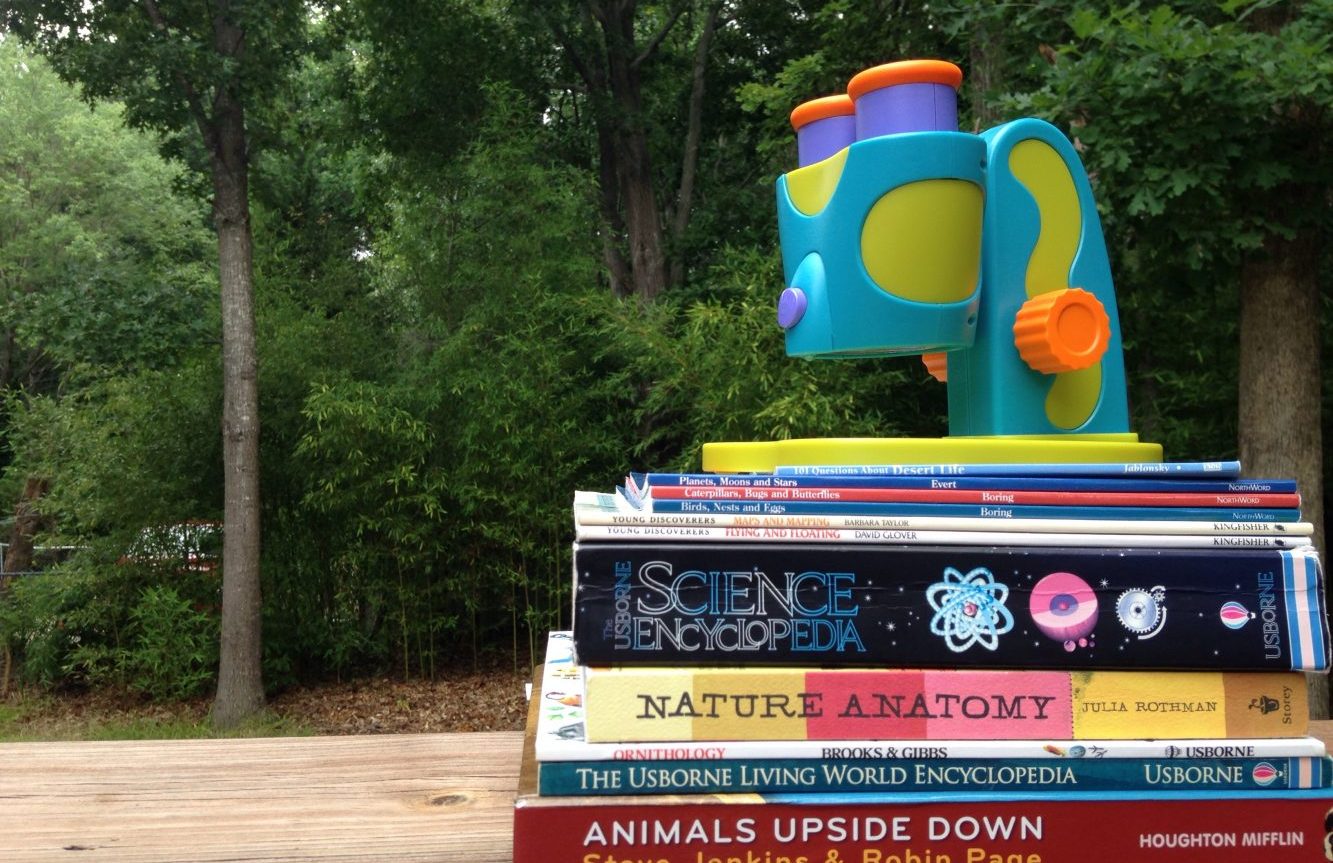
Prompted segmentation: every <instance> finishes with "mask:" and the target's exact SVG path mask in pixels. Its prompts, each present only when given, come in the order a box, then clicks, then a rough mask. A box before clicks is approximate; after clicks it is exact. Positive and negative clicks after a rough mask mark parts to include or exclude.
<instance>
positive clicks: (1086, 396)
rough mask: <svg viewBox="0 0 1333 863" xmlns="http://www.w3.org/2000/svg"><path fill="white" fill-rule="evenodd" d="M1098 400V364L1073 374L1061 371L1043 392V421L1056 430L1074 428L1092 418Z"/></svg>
mask: <svg viewBox="0 0 1333 863" xmlns="http://www.w3.org/2000/svg"><path fill="white" fill-rule="evenodd" d="M1101 397H1102V364H1101V363H1096V364H1094V365H1091V366H1088V367H1087V368H1086V369H1079V370H1078V371H1076V372H1060V374H1058V375H1056V376H1055V381H1054V383H1052V384H1051V389H1050V391H1049V392H1047V393H1046V418H1047V419H1048V420H1050V421H1051V425H1053V426H1055V427H1056V428H1062V429H1070V430H1073V429H1076V428H1078V427H1079V426H1081V425H1083V424H1084V423H1085V422H1087V421H1088V418H1089V417H1091V416H1092V412H1093V411H1094V410H1096V409H1097V402H1098V401H1099V400H1100V399H1101Z"/></svg>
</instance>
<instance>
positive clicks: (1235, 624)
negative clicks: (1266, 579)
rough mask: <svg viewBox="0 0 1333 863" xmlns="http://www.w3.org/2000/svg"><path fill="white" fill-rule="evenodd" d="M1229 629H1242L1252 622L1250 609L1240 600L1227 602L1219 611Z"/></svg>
mask: <svg viewBox="0 0 1333 863" xmlns="http://www.w3.org/2000/svg"><path fill="white" fill-rule="evenodd" d="M1218 616H1220V617H1221V618H1222V623H1223V625H1225V626H1226V628H1227V629H1240V628H1241V627H1242V626H1244V625H1245V624H1247V623H1249V622H1250V610H1249V609H1248V608H1246V607H1245V606H1243V605H1241V604H1240V603H1239V602H1225V603H1223V604H1222V610H1221V611H1219V612H1218Z"/></svg>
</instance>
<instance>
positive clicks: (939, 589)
mask: <svg viewBox="0 0 1333 863" xmlns="http://www.w3.org/2000/svg"><path fill="white" fill-rule="evenodd" d="M574 569H575V603H574V605H575V610H574V645H575V650H576V653H577V656H578V659H579V661H580V662H582V663H584V664H594V665H602V664H639V665H645V664H651V665H710V664H723V665H726V664H763V665H800V666H886V667H900V668H1041V669H1075V670H1076V669H1089V670H1093V669H1113V668H1125V669H1177V670H1186V669H1217V670H1232V671H1286V670H1291V669H1295V670H1302V671H1317V670H1323V669H1327V668H1328V665H1329V655H1328V630H1327V623H1326V621H1325V613H1324V612H1325V609H1324V602H1323V589H1322V581H1323V576H1322V572H1321V569H1320V566H1319V562H1318V558H1317V556H1316V555H1315V554H1314V553H1313V552H1312V551H1310V550H1308V549H1297V550H1291V551H1287V550H1280V551H1279V550H1255V549H1236V550H1232V549H1152V548H1081V547H1080V548H1073V547H1069V548H1038V547H1033V548H1021V547H1014V546H919V545H913V546H894V545H864V544H858V545H823V544H821V545H796V544H772V545H764V544H748V543H747V544H741V543H731V544H726V543H719V544H704V543H601V542H597V543H578V544H576V545H575V547H574Z"/></svg>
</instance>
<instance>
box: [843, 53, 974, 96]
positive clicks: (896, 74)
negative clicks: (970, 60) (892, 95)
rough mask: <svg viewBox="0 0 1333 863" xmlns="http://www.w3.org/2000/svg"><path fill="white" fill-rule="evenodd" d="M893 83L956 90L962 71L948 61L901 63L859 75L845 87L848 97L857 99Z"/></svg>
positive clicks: (876, 67)
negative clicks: (932, 85) (939, 85)
mask: <svg viewBox="0 0 1333 863" xmlns="http://www.w3.org/2000/svg"><path fill="white" fill-rule="evenodd" d="M895 84H947V85H949V86H950V87H952V88H954V89H955V90H957V89H958V88H959V87H960V86H962V84H963V70H962V69H959V68H958V67H957V66H955V65H954V64H952V63H950V62H949V61H948V60H900V61H898V62H897V63H885V64H884V65H883V66H873V67H871V68H869V69H866V70H865V71H864V72H858V73H857V74H856V75H855V76H853V77H852V80H851V81H850V82H848V84H847V95H849V96H851V97H852V98H853V99H859V98H861V97H862V96H864V95H865V94H866V93H869V92H870V91H871V90H879V89H881V88H883V87H892V86H894V85H895Z"/></svg>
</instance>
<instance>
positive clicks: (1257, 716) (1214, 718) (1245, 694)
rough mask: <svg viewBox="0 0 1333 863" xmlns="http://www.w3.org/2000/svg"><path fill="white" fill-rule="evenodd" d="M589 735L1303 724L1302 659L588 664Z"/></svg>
mask: <svg viewBox="0 0 1333 863" xmlns="http://www.w3.org/2000/svg"><path fill="white" fill-rule="evenodd" d="M584 673H585V685H586V693H587V705H586V719H585V721H586V728H587V739H588V740H589V741H590V742H629V741H687V740H838V739H844V740H845V739H873V738H883V739H899V740H929V739H953V740H977V739H986V738H996V739H998V738H1008V739H1015V740H1028V739H1104V740H1127V739H1139V738H1145V737H1184V738H1197V737H1211V738H1217V737H1299V736H1301V735H1303V734H1305V733H1306V730H1307V725H1308V709H1307V703H1306V692H1305V681H1304V678H1303V677H1302V676H1301V675H1299V674H1295V673H1240V672H1169V673H1166V672H1159V673H1149V672H1135V671H1097V672H1083V671H1079V672H1062V671H921V670H880V669H820V670H811V669H802V668H696V667H678V668H655V667H631V666H614V667H605V668H603V667H591V668H587V669H585V672H584Z"/></svg>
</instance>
